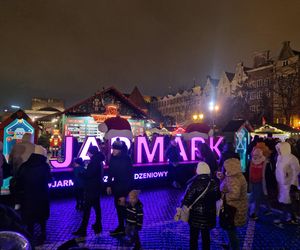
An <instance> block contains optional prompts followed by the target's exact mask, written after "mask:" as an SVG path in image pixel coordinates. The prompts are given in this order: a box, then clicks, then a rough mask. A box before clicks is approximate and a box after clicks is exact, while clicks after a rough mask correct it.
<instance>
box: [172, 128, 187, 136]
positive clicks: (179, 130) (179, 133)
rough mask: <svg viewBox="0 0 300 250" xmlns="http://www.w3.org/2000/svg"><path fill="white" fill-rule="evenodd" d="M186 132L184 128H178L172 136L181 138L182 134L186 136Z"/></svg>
mask: <svg viewBox="0 0 300 250" xmlns="http://www.w3.org/2000/svg"><path fill="white" fill-rule="evenodd" d="M185 132H186V131H185V129H184V128H182V127H177V128H176V129H175V130H174V131H173V132H172V136H181V135H182V134H184V133H185Z"/></svg>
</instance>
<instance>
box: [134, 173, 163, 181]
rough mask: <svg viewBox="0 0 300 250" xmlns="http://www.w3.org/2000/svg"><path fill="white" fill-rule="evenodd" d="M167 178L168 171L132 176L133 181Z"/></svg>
mask: <svg viewBox="0 0 300 250" xmlns="http://www.w3.org/2000/svg"><path fill="white" fill-rule="evenodd" d="M167 176H168V171H158V172H147V173H136V174H134V179H135V180H143V179H153V178H154V179H156V178H165V177H167Z"/></svg>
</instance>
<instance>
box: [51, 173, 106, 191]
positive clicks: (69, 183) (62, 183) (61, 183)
mask: <svg viewBox="0 0 300 250" xmlns="http://www.w3.org/2000/svg"><path fill="white" fill-rule="evenodd" d="M107 181H108V176H107V175H105V176H103V182H104V183H107ZM73 186H74V181H73V180H72V179H61V180H54V181H52V182H51V183H48V187H49V188H64V187H73Z"/></svg>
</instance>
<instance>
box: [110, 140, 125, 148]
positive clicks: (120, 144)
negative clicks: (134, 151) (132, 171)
mask: <svg viewBox="0 0 300 250" xmlns="http://www.w3.org/2000/svg"><path fill="white" fill-rule="evenodd" d="M112 148H113V149H117V150H122V149H123V148H124V144H123V142H122V141H120V138H117V140H115V141H114V143H113V145H112Z"/></svg>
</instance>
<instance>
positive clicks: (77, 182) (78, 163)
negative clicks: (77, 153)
mask: <svg viewBox="0 0 300 250" xmlns="http://www.w3.org/2000/svg"><path fill="white" fill-rule="evenodd" d="M72 166H73V182H74V193H75V199H76V207H75V208H76V210H78V211H82V210H83V208H84V180H83V178H82V174H83V173H84V171H85V168H84V162H83V160H82V158H76V159H74V161H73V163H72Z"/></svg>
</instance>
